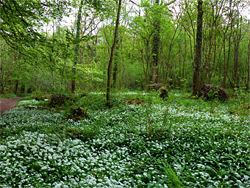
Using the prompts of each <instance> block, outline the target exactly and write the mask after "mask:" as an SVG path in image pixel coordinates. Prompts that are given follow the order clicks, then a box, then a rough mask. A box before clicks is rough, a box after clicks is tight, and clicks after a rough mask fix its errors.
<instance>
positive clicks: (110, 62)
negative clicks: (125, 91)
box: [106, 0, 122, 108]
mask: <svg viewBox="0 0 250 188" xmlns="http://www.w3.org/2000/svg"><path fill="white" fill-rule="evenodd" d="M121 4H122V1H121V0H119V2H118V11H117V17H116V24H115V34H114V41H113V45H112V48H111V54H110V59H109V65H108V82H107V94H106V98H107V106H108V107H109V108H110V107H111V98H110V90H111V73H112V62H113V56H114V51H115V45H116V38H117V35H118V27H119V20H120V12H121Z"/></svg>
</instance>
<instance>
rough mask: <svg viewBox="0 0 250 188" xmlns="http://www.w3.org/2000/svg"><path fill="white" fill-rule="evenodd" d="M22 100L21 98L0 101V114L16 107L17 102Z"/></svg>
mask: <svg viewBox="0 0 250 188" xmlns="http://www.w3.org/2000/svg"><path fill="white" fill-rule="evenodd" d="M22 98H23V97H15V98H9V99H0V114H2V113H4V112H5V111H7V110H10V109H12V108H14V107H15V106H16V105H17V101H18V100H20V99H22Z"/></svg>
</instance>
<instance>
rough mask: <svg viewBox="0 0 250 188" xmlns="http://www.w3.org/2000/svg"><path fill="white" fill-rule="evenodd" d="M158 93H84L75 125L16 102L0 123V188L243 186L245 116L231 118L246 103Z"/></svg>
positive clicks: (249, 149) (247, 155)
mask: <svg viewBox="0 0 250 188" xmlns="http://www.w3.org/2000/svg"><path fill="white" fill-rule="evenodd" d="M158 95H159V93H157V92H152V93H141V92H136V93H132V92H130V93H118V94H116V95H114V96H113V98H114V100H113V101H112V102H113V108H111V109H108V108H106V105H105V103H106V101H105V95H104V94H102V93H99V94H96V93H90V94H87V96H84V97H80V98H79V99H78V101H77V103H75V104H74V105H76V106H79V107H82V108H84V109H86V112H87V114H88V118H86V119H85V118H83V119H80V120H77V121H76V120H72V119H67V118H66V114H65V111H67V108H68V107H69V105H67V104H66V105H65V106H64V107H63V108H60V109H58V110H52V111H51V110H50V109H48V108H45V109H40V108H37V109H35V108H27V106H37V107H41V106H43V107H44V106H46V103H47V102H48V101H36V100H34V99H27V98H26V99H25V100H22V101H20V102H19V106H18V107H16V108H14V109H12V110H10V111H7V112H5V113H3V114H2V115H1V118H0V125H1V127H0V134H1V141H0V144H1V145H0V158H1V160H0V169H1V173H0V176H1V178H0V185H1V187H18V186H21V187H250V166H249V163H250V126H249V124H250V121H249V117H248V114H247V112H244V113H238V114H237V113H232V112H231V111H232V109H238V108H241V107H239V106H240V105H242V103H245V104H247V100H242V99H241V100H240V102H239V99H238V98H233V99H229V101H227V102H219V101H208V102H205V101H203V100H200V99H198V100H193V99H190V97H189V96H190V95H189V94H188V93H183V92H179V91H172V92H170V93H169V97H168V100H165V101H163V100H162V99H160V98H159V97H158ZM246 97H247V96H246ZM134 99H136V100H137V101H143V103H134V104H129V103H128V102H127V101H128V100H134ZM242 101H243V102H242ZM248 105H249V104H248Z"/></svg>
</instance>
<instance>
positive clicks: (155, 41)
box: [152, 0, 160, 83]
mask: <svg viewBox="0 0 250 188" xmlns="http://www.w3.org/2000/svg"><path fill="white" fill-rule="evenodd" d="M155 4H156V6H158V5H159V0H155ZM155 16H156V17H155V20H154V30H155V33H154V38H153V49H152V55H153V62H152V65H153V75H152V82H153V83H158V80H159V75H158V74H159V73H158V72H159V69H158V61H159V43H160V18H159V17H160V15H159V13H158V12H157V10H156V15H155Z"/></svg>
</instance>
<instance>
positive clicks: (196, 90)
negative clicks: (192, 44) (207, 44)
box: [192, 0, 203, 96]
mask: <svg viewBox="0 0 250 188" xmlns="http://www.w3.org/2000/svg"><path fill="white" fill-rule="evenodd" d="M202 4H203V1H202V0H198V17H197V33H196V52H195V59H194V73H193V92H192V96H196V95H198V94H199V90H200V83H199V77H200V64H201V49H202V17H203V10H202Z"/></svg>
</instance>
